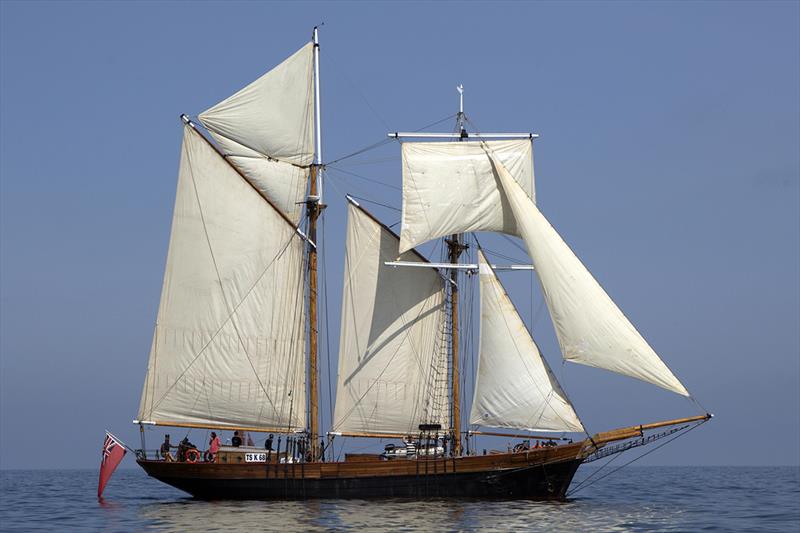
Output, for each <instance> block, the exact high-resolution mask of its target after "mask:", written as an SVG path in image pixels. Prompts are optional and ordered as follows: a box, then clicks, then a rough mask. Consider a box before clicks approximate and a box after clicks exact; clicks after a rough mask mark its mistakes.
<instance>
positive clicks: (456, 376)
mask: <svg viewBox="0 0 800 533" xmlns="http://www.w3.org/2000/svg"><path fill="white" fill-rule="evenodd" d="M456 89H457V90H458V94H459V107H458V114H457V115H456V129H457V130H458V131H459V132H460V133H461V136H460V137H459V140H461V139H463V138H464V134H465V133H466V130H465V129H464V86H463V85H459V86H458V87H456ZM444 241H445V243H446V244H447V251H448V259H449V261H450V264H451V265H455V264H457V263H458V260H459V258H460V257H461V253H462V252H463V251H464V250H466V248H467V247H466V245H464V244H462V243H461V234H460V233H454V234H453V235H451V236H450V238H449V239H445V240H444ZM449 311H450V327H451V331H450V354H451V358H452V359H451V361H450V365H451V366H450V368H451V379H452V384H451V391H452V402H451V405H452V406H453V421H452V425H451V426H450V427H451V428H452V441H451V442H452V443H453V455H455V456H459V455H461V388H460V380H461V375H460V372H459V350H458V347H459V346H458V343H459V337H458V269H456V268H451V269H450V309H449Z"/></svg>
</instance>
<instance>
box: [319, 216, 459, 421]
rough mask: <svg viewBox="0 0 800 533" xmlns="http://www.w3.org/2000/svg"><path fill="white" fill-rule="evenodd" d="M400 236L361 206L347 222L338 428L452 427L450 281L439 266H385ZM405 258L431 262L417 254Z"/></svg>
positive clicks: (409, 254)
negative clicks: (446, 287) (447, 319)
mask: <svg viewBox="0 0 800 533" xmlns="http://www.w3.org/2000/svg"><path fill="white" fill-rule="evenodd" d="M398 243H399V240H398V238H397V236H396V235H395V234H394V233H392V232H391V231H389V230H388V229H387V228H386V227H384V226H382V225H381V224H380V223H378V222H377V221H376V220H375V219H373V218H372V217H371V216H370V215H369V214H367V213H366V212H365V211H363V210H362V209H361V208H360V207H358V206H356V205H353V204H350V205H349V208H348V220H347V244H346V251H345V267H344V288H343V296H342V313H341V317H342V327H341V336H340V341H339V375H338V384H337V393H336V410H335V413H334V421H333V431H337V432H348V433H373V434H375V433H378V434H393V433H416V432H418V427H419V425H420V424H441V426H442V428H443V429H447V428H448V426H449V423H448V419H449V411H450V409H449V406H450V401H449V398H448V377H447V368H448V367H447V346H446V344H445V343H444V340H443V329H444V327H445V307H444V299H445V294H444V283H443V279H442V277H441V276H440V275H439V273H438V271H437V270H435V269H433V268H394V267H390V266H386V265H384V262H385V261H391V260H394V259H395V258H397V256H398ZM400 257H401V259H402V260H404V261H413V262H420V261H425V260H424V259H423V258H422V257H421V256H420V255H418V254H417V253H416V252H414V251H410V252H407V253H405V254H402V255H401V256H400Z"/></svg>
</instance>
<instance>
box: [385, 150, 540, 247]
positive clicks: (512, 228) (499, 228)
mask: <svg viewBox="0 0 800 533" xmlns="http://www.w3.org/2000/svg"><path fill="white" fill-rule="evenodd" d="M486 144H487V145H488V146H490V147H491V149H492V150H493V151H494V153H495V155H496V157H497V158H498V159H500V161H502V163H503V164H504V165H505V166H506V168H508V170H509V172H510V173H511V175H512V176H514V180H515V181H516V182H517V183H518V184H519V186H520V187H522V189H523V190H524V191H525V193H526V194H527V195H528V197H530V198H531V199H533V200H534V201H535V199H536V198H535V192H534V176H533V144H532V142H531V140H530V139H522V140H511V141H489V142H487V143H486ZM402 156H403V213H402V225H401V230H400V252H401V253H402V252H405V251H407V250H410V249H411V248H413V247H415V246H417V245H419V244H422V243H424V242H426V241H429V240H431V239H436V238H438V237H444V236H445V235H450V234H453V233H464V232H468V231H494V232H502V233H508V234H511V235H519V231H518V230H517V224H516V222H515V221H514V216H513V214H512V212H511V209H510V208H509V205H508V200H507V199H506V197H505V194H504V193H503V191H502V189H501V188H500V187H499V186H498V183H497V178H496V177H495V173H494V171H493V169H492V164H491V161H490V160H489V158H488V157H487V155H486V152H485V151H484V149H483V148H482V147H481V144H479V143H474V142H405V143H403V146H402Z"/></svg>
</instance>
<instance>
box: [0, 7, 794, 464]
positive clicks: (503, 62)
mask: <svg viewBox="0 0 800 533" xmlns="http://www.w3.org/2000/svg"><path fill="white" fill-rule="evenodd" d="M322 21H324V22H325V26H324V27H323V30H322V34H321V39H322V54H323V55H322V91H323V97H322V98H323V100H322V106H323V130H324V154H325V160H326V161H330V160H333V159H336V158H338V157H340V156H342V155H345V154H348V153H350V152H353V151H355V150H357V149H359V148H361V147H363V146H366V145H369V144H372V143H374V142H376V141H380V140H381V139H383V138H384V136H385V134H386V132H387V131H395V130H410V129H417V128H419V127H421V126H424V125H426V124H429V123H431V122H433V121H435V120H438V119H440V118H443V117H446V116H448V115H450V114H452V113H454V112H455V111H456V110H457V104H458V100H457V94H456V92H455V85H457V84H458V83H463V84H464V86H465V89H466V93H465V106H466V112H467V114H468V116H469V117H470V118H471V120H472V121H473V122H474V124H476V125H477V127H478V128H479V129H480V130H482V131H488V130H493V131H534V132H537V133H539V134H541V135H542V137H541V138H540V139H539V140H537V141H536V143H535V146H534V150H535V168H536V181H537V198H538V202H539V206H540V208H541V209H542V211H543V212H544V213H545V215H546V216H547V217H548V218H549V219H550V220H551V221H552V223H553V225H554V226H555V227H556V228H557V229H558V230H559V232H560V233H561V234H562V236H563V237H564V238H565V240H566V241H567V242H568V243H569V244H570V245H571V247H572V248H573V249H574V250H575V252H576V253H577V254H578V256H579V257H580V258H581V259H582V260H583V261H584V263H585V264H586V265H587V267H588V268H589V269H590V270H591V271H592V272H593V273H594V274H595V276H596V278H597V279H598V280H599V281H600V282H601V283H602V284H603V286H604V287H605V289H606V290H607V291H608V293H609V294H610V295H611V296H612V298H614V299H615V301H617V303H618V304H619V305H620V307H621V308H622V309H623V310H624V311H625V313H626V314H627V315H628V316H629V317H630V318H631V319H632V321H633V322H634V324H636V326H637V327H638V328H639V329H640V331H641V332H642V334H643V335H644V336H645V337H646V338H647V339H648V340H649V341H650V342H651V344H652V345H653V346H654V348H655V349H656V351H658V352H659V354H661V356H662V357H663V359H664V360H665V361H666V362H667V364H668V365H669V366H670V367H671V368H672V369H673V370H674V371H675V373H676V374H677V376H678V377H679V378H680V379H681V380H682V381H683V382H684V383H685V384H686V386H687V387H688V389H689V390H690V391H692V392H693V393H694V395H695V396H696V397H697V399H698V400H699V401H700V402H701V403H702V404H703V405H704V406H706V407H707V408H708V409H709V410H710V411H712V412H714V413H716V414H717V415H718V416H717V418H716V419H715V420H714V421H713V423H710V424H707V425H705V426H704V427H703V428H702V429H700V430H698V431H695V432H693V433H692V434H691V435H690V436H688V437H686V438H684V439H681V440H678V441H676V442H675V443H674V444H673V445H671V446H668V447H665V448H663V449H661V450H659V451H658V452H657V453H655V454H652V455H650V456H648V458H647V459H646V461H648V462H649V464H798V463H800V420H799V418H800V414H798V413H799V411H800V366H799V365H800V333H799V332H798V329H799V328H800V326H799V325H798V324H800V286H799V285H800V244H799V243H800V207H799V206H800V187H799V186H798V184H799V182H800V152H799V149H798V146H800V29H798V28H799V27H800V22H798V21H800V4H798V3H797V2H752V3H750V2H727V3H725V2H655V3H633V2H609V3H603V2H591V3H581V2H570V3H548V2H542V3H522V2H515V3H499V2H493V3H488V2H487V3H477V2H476V3H402V4H401V3H312V2H308V3H292V4H282V3H256V2H243V3H236V2H228V3H214V2H202V3H188V2H173V3H154V2H153V3H150V2H141V3H133V2H131V3H123V2H111V3H98V2H85V3H82V2H69V3H67V2H58V3H49V2H27V3H25V2H11V1H5V2H2V3H0V45H1V46H0V179H1V182H0V237H1V239H2V240H1V241H0V289H2V294H1V295H0V350H1V351H0V371H1V375H0V466H2V468H24V467H94V466H95V465H96V464H97V460H98V457H99V456H98V453H99V452H98V451H99V447H100V445H101V441H102V437H103V430H104V429H106V428H108V429H110V430H112V431H114V432H115V433H117V434H118V435H119V436H120V437H122V438H123V440H126V441H127V442H129V443H130V444H138V437H137V432H136V428H135V427H134V426H132V425H131V424H130V420H131V419H132V418H134V416H135V414H136V409H137V406H138V399H139V393H140V390H141V385H142V380H143V377H144V371H145V367H146V362H147V355H148V350H149V347H150V342H151V335H152V327H153V324H154V321H155V315H156V310H157V306H158V299H159V292H160V287H161V279H162V274H163V267H164V262H165V257H166V248H167V241H168V236H169V225H170V220H171V211H172V203H173V200H174V194H175V180H176V171H177V166H178V156H179V148H180V136H181V126H180V122H179V120H178V115H179V114H180V113H183V112H185V113H188V114H190V115H193V116H195V115H197V114H198V113H199V112H200V111H202V110H204V109H206V108H208V107H209V106H210V105H212V104H214V103H216V102H218V101H219V100H221V99H222V98H224V97H225V96H227V95H229V94H231V93H233V92H234V91H236V90H237V89H238V88H240V87H241V86H243V85H245V84H246V83H248V82H249V81H251V80H252V79H254V78H256V77H257V76H258V75H260V74H261V73H263V72H265V71H266V70H268V69H269V68H271V67H272V66H273V65H275V64H276V63H278V62H279V61H281V60H282V59H283V58H284V57H286V56H288V55H289V54H290V53H292V52H293V51H294V50H296V49H297V48H299V47H300V46H302V45H303V44H304V43H305V42H306V41H307V39H308V38H309V37H310V33H311V28H312V27H313V26H314V25H315V24H318V23H319V22H322ZM438 128H439V129H440V130H441V131H450V130H451V129H452V122H445V123H443V124H441V125H439V126H438ZM339 168H340V170H333V169H332V170H330V171H329V172H328V178H327V181H326V183H327V185H326V199H327V202H328V203H329V204H330V208H329V209H328V211H327V213H326V220H325V237H326V240H325V264H326V275H327V280H328V285H329V292H328V298H329V302H330V304H329V314H328V319H329V322H330V324H331V331H330V336H329V338H330V346H331V353H330V358H331V360H332V365H333V366H334V367H335V360H336V346H337V345H338V341H337V336H338V321H339V317H338V308H339V294H340V292H341V279H342V273H341V269H342V256H343V234H344V202H343V200H342V196H341V193H344V192H350V193H353V194H356V195H358V196H362V197H366V198H369V199H372V200H374V201H377V202H381V203H385V204H387V205H392V206H395V207H399V202H400V200H399V192H398V191H397V190H396V189H395V188H393V187H397V186H399V184H400V163H399V148H398V146H397V145H396V144H395V143H390V144H387V145H386V146H384V147H382V148H381V149H379V150H377V151H375V152H371V153H368V154H365V155H364V156H361V157H359V158H354V159H353V160H350V161H348V162H343V163H342V164H340V165H339ZM343 171H346V172H349V173H350V174H348V173H345V172H343ZM353 173H355V174H357V175H358V176H355V175H353ZM359 176H361V177H359ZM362 177H367V178H369V179H372V180H377V181H379V182H382V183H384V184H388V185H389V186H382V185H378V184H375V183H373V182H370V181H366V180H364V179H363V178H362ZM365 205H366V206H367V207H368V208H371V209H373V210H374V212H375V214H376V215H377V216H379V217H380V218H381V219H382V220H384V221H385V222H387V223H388V224H393V223H395V222H397V221H398V220H399V215H398V213H397V212H396V211H394V210H391V209H385V208H381V207H379V206H372V205H370V204H365ZM481 241H482V243H483V244H484V245H485V246H486V247H488V248H490V249H493V250H497V251H501V252H503V253H505V254H507V255H511V256H514V257H516V258H519V259H525V258H524V255H523V253H522V252H520V251H519V250H518V249H517V248H515V247H514V246H513V245H511V244H509V243H508V242H507V241H506V240H505V239H502V238H499V237H494V236H481ZM424 251H426V252H429V253H430V254H431V255H432V257H433V258H434V259H438V257H437V254H438V253H439V252H438V251H437V250H436V249H435V248H434V247H433V246H428V247H426V248H424ZM501 262H502V261H501ZM503 281H504V282H505V283H506V284H507V286H508V289H509V292H510V294H511V296H512V298H513V299H514V301H515V302H516V304H517V306H518V307H519V309H520V312H521V313H522V315H523V317H524V318H525V320H526V322H527V323H529V324H532V326H533V332H534V335H535V337H536V339H537V341H538V342H539V344H540V346H541V348H542V350H543V352H544V353H545V355H546V357H547V358H548V360H549V361H550V362H551V365H552V366H553V367H554V369H555V371H556V375H557V376H558V378H559V379H560V380H561V382H562V385H563V386H564V388H565V389H566V390H567V391H568V393H569V394H570V397H571V398H572V400H573V402H574V404H575V406H576V409H577V411H578V412H579V414H580V415H581V417H582V419H583V420H584V421H585V422H586V425H587V427H588V429H589V430H590V431H595V432H596V431H602V430H606V429H611V428H613V427H619V426H621V425H627V424H633V423H642V422H649V421H652V420H657V419H661V418H672V417H678V416H686V415H692V414H695V413H696V412H697V408H696V407H695V406H693V405H692V404H690V403H688V402H686V401H685V400H683V399H681V398H679V397H676V396H675V395H671V394H670V393H667V392H664V391H661V390H660V389H656V388H655V387H652V386H648V385H646V384H642V383H639V382H635V381H634V380H631V379H627V378H624V377H619V376H614V375H611V374H609V373H607V372H604V371H600V370H596V369H591V368H585V367H580V366H577V365H571V364H570V365H563V364H562V363H561V362H560V357H559V355H558V347H557V343H556V341H555V336H554V334H553V332H552V327H551V325H550V322H549V318H548V317H547V313H546V311H545V310H544V309H543V307H542V306H541V296H540V295H539V294H538V293H537V291H536V290H535V289H534V290H532V285H533V284H532V279H531V277H530V275H527V274H517V273H515V274H508V275H507V276H504V277H503ZM323 357H326V356H325V355H323ZM326 360H327V358H326ZM323 370H325V371H327V367H326V366H323ZM327 395H328V390H327V379H323V398H324V399H325V398H327ZM322 411H323V416H324V421H326V422H327V420H328V419H329V414H328V413H329V408H328V404H327V400H324V402H323V408H322ZM160 434H161V431H160V430H158V431H154V432H149V433H148V438H149V440H150V441H151V443H155V442H156V440H157V439H158V438H159V435H160ZM198 440H200V439H198ZM61 445H64V446H67V450H68V451H67V452H63V451H61V450H59V451H58V452H57V453H55V452H54V451H53V450H54V446H61ZM756 449H757V451H758V453H754V451H755V450H756Z"/></svg>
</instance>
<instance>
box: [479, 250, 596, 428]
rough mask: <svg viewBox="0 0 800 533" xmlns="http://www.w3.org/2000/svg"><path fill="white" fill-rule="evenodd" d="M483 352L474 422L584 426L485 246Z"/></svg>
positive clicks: (482, 266) (506, 425) (482, 268)
mask: <svg viewBox="0 0 800 533" xmlns="http://www.w3.org/2000/svg"><path fill="white" fill-rule="evenodd" d="M478 261H479V263H478V265H479V270H480V287H481V329H480V352H479V354H478V373H477V377H476V382H475V394H474V398H473V401H472V412H471V413H470V424H476V425H481V426H491V427H499V428H513V429H523V430H529V431H577V432H582V431H584V429H583V425H582V424H581V422H580V420H579V419H578V415H577V414H575V410H574V409H573V407H572V405H571V404H570V402H569V400H568V399H567V395H566V394H565V393H564V391H563V390H562V389H561V386H560V385H559V384H558V381H557V380H556V378H555V376H554V375H553V373H552V371H551V370H550V367H549V366H548V365H547V361H545V360H544V358H543V357H542V355H541V353H540V352H539V348H538V347H537V346H536V343H535V342H534V341H533V339H532V338H531V335H530V333H528V330H527V328H526V327H525V324H524V323H523V322H522V319H521V318H520V316H519V314H518V313H517V310H516V308H515V307H514V304H513V303H512V302H511V299H510V298H509V297H508V294H506V291H505V289H504V288H503V286H502V284H501V283H500V280H499V279H497V275H496V274H495V273H494V271H493V270H492V268H491V266H489V263H488V261H486V257H485V256H484V255H483V252H482V251H479V252H478Z"/></svg>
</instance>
